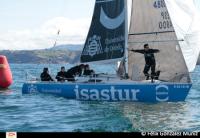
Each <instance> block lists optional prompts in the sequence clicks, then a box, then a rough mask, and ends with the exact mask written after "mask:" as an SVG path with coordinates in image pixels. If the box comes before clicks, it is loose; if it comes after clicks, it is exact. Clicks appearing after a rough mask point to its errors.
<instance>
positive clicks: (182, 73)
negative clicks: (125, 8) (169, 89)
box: [128, 0, 190, 82]
mask: <svg viewBox="0 0 200 138" xmlns="http://www.w3.org/2000/svg"><path fill="white" fill-rule="evenodd" d="M169 1H170V0H169ZM171 1H174V0H171ZM173 23H174V22H172V21H171V16H170V14H169V12H168V9H167V7H166V3H165V1H164V0H133V1H132V16H131V24H130V29H129V50H131V49H134V50H138V49H144V44H149V47H150V49H156V50H159V52H158V53H154V56H155V60H156V71H159V72H160V76H159V79H160V80H163V81H169V82H189V81H190V78H189V73H188V67H187V65H186V62H185V59H184V56H183V53H182V49H181V46H180V43H183V41H184V40H182V38H181V39H180V37H177V35H176V32H175V29H174V24H173ZM128 57H129V59H128V65H129V70H128V72H129V77H131V78H132V79H133V80H136V81H142V80H144V79H145V75H144V73H143V70H144V66H145V58H144V54H140V53H136V52H132V51H129V55H128ZM149 73H150V71H149Z"/></svg>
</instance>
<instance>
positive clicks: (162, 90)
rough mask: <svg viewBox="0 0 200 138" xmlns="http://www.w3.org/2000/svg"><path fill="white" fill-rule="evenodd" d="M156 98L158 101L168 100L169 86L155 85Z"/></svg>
mask: <svg viewBox="0 0 200 138" xmlns="http://www.w3.org/2000/svg"><path fill="white" fill-rule="evenodd" d="M156 100H157V101H159V102H166V101H168V100H169V87H168V86H166V85H159V86H157V87H156Z"/></svg>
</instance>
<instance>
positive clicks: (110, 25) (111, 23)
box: [100, 7, 125, 30]
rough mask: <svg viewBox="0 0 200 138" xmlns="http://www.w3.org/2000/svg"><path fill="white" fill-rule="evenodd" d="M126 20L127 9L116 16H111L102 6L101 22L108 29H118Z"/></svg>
mask: <svg viewBox="0 0 200 138" xmlns="http://www.w3.org/2000/svg"><path fill="white" fill-rule="evenodd" d="M124 21H125V9H123V11H122V12H121V14H120V15H119V16H117V17H116V18H110V17H108V16H107V15H106V13H105V11H104V9H103V8H102V7H101V14H100V22H101V24H102V25H103V26H104V27H105V28H107V29H112V30H113V29H116V28H118V27H119V26H120V25H121V24H122V23H123V22H124Z"/></svg>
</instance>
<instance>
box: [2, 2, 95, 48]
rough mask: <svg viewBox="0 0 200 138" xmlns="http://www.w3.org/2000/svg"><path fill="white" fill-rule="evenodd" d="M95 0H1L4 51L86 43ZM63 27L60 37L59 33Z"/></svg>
mask: <svg viewBox="0 0 200 138" xmlns="http://www.w3.org/2000/svg"><path fill="white" fill-rule="evenodd" d="M94 3H95V0H0V19H1V20H0V50H3V49H4V50H5V49H9V50H31V49H44V48H49V47H52V46H53V44H54V42H55V40H57V45H59V44H83V43H84V40H85V38H86V36H87V33H88V29H89V26H90V22H91V18H92V14H93V9H94ZM58 30H60V34H59V36H58V35H57V32H58Z"/></svg>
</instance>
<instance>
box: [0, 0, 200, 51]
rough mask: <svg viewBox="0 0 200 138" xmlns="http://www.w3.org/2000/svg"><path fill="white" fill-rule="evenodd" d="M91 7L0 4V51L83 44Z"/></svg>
mask: <svg viewBox="0 0 200 138" xmlns="http://www.w3.org/2000/svg"><path fill="white" fill-rule="evenodd" d="M128 1H131V0H128ZM195 1H200V0H195ZM199 3H200V2H199ZM94 5H95V0H0V50H32V49H45V48H50V47H52V46H53V45H54V42H55V41H56V40H57V45H61V44H83V43H84V42H85V39H86V36H87V33H88V31H89V27H90V23H91V19H92V14H93V10H94ZM199 5H200V4H199ZM129 6H130V4H129ZM58 30H60V34H59V35H57V32H58Z"/></svg>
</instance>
